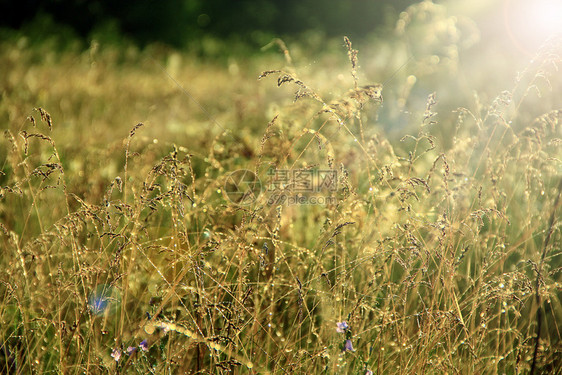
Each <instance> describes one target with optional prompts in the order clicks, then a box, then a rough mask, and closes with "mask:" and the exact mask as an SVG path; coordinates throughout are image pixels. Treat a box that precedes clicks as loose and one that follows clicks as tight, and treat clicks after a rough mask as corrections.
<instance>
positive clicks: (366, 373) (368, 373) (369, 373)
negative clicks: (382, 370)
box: [365, 370, 373, 375]
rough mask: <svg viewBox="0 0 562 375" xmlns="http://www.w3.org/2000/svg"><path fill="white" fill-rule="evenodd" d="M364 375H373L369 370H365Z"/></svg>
mask: <svg viewBox="0 0 562 375" xmlns="http://www.w3.org/2000/svg"><path fill="white" fill-rule="evenodd" d="M365 375H373V372H372V371H371V370H367V371H365Z"/></svg>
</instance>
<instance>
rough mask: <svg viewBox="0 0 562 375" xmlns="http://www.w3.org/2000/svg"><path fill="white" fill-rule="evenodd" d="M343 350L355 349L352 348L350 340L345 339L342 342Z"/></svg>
mask: <svg viewBox="0 0 562 375" xmlns="http://www.w3.org/2000/svg"><path fill="white" fill-rule="evenodd" d="M343 351H344V352H354V351H355V349H353V344H352V343H351V340H345V343H344V344H343Z"/></svg>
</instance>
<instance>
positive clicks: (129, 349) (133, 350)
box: [127, 346, 137, 355]
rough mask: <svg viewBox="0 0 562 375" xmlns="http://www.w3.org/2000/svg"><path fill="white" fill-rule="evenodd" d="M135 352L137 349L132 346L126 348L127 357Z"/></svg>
mask: <svg viewBox="0 0 562 375" xmlns="http://www.w3.org/2000/svg"><path fill="white" fill-rule="evenodd" d="M136 351H137V348H135V347H134V346H129V347H128V348H127V355H131V354H133V353H134V352H136Z"/></svg>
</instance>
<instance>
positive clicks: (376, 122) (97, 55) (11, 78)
mask: <svg viewBox="0 0 562 375" xmlns="http://www.w3.org/2000/svg"><path fill="white" fill-rule="evenodd" d="M560 54H562V40H560V39H558V40H557V39H552V40H550V42H548V43H547V44H545V45H543V46H542V47H541V48H540V49H539V50H538V52H537V53H536V54H535V55H534V57H533V58H532V60H531V59H528V60H527V61H524V60H525V59H519V60H510V59H511V58H512V57H511V56H508V55H506V54H502V53H501V52H498V50H497V49H495V48H494V47H493V45H492V44H490V43H486V40H483V39H481V38H480V37H479V33H478V30H476V27H475V26H474V25H473V24H472V23H470V22H469V21H466V20H464V21H463V19H461V18H457V17H452V16H451V15H449V14H447V13H446V12H445V10H444V8H442V7H441V6H439V5H435V4H432V3H430V2H424V3H422V4H420V5H416V6H412V7H410V8H408V11H407V12H405V13H403V14H402V15H401V16H400V18H399V19H397V20H396V27H395V28H394V29H392V30H389V31H388V33H387V34H384V35H383V34H381V35H374V36H372V37H370V38H366V39H364V40H361V42H357V43H355V42H354V41H353V40H351V41H350V40H349V39H345V40H344V39H343V38H338V39H337V40H332V39H324V38H323V37H322V36H321V35H316V34H309V35H307V36H306V37H304V38H302V39H301V40H299V39H295V40H290V41H289V40H285V41H281V40H280V39H275V40H273V41H271V43H269V44H268V45H266V46H265V47H264V48H262V49H255V50H251V48H250V47H248V46H242V45H236V44H229V43H227V42H224V41H222V42H221V41H219V40H214V39H208V40H205V41H203V42H201V45H200V49H199V50H198V51H180V50H175V49H172V48H170V47H166V46H164V45H159V44H151V45H149V46H147V47H145V48H142V49H140V48H139V47H136V46H135V45H133V44H132V43H129V42H126V41H120V42H118V43H106V42H102V41H99V40H92V41H91V42H90V43H89V44H84V43H82V42H79V41H76V42H69V41H64V42H63V41H61V40H57V39H45V40H42V41H41V42H40V43H39V42H36V41H35V40H34V39H33V38H29V37H26V36H25V35H18V34H12V35H11V36H10V37H6V38H4V39H3V40H2V41H1V42H0V66H1V67H2V68H1V71H0V89H1V98H0V130H2V133H3V134H2V137H0V254H1V257H0V298H1V299H0V323H1V324H0V373H15V374H16V373H17V374H29V373H41V374H58V373H64V374H83V373H86V374H98V373H99V374H104V373H109V374H113V373H139V374H147V373H155V374H183V373H191V374H226V373H235V374H284V373H301V374H370V373H371V372H372V373H373V374H416V373H418V374H421V373H425V374H527V373H529V372H534V373H544V374H554V373H560V371H561V370H560V369H561V368H562V332H561V330H562V305H561V301H562V231H561V229H562V226H561V225H562V222H561V220H560V218H561V217H562V207H560V206H561V205H562V198H561V197H560V195H561V192H562V123H561V122H562V75H561V74H560V71H559V70H558V69H559V68H560ZM237 171H246V172H242V173H240V172H237ZM310 176H313V177H311V178H308V177H310ZM248 177H250V179H249V180H248V179H247V180H241V179H242V178H248ZM254 177H257V178H259V181H260V182H261V185H256V184H255V182H256V181H257V180H256V179H255V178H254ZM322 183H325V184H324V185H322ZM260 186H261V187H260ZM308 188H310V189H309V190H307V189H308ZM237 189H238V190H237ZM244 193H247V194H246V195H244ZM273 198H275V199H273ZM297 198H298V199H301V203H302V201H305V204H287V202H288V200H289V199H297ZM283 199H286V200H285V201H283ZM344 322H345V323H344ZM537 336H538V337H537ZM141 343H142V344H141ZM557 371H558V372H557Z"/></svg>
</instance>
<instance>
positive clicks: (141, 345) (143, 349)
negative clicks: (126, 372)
mask: <svg viewBox="0 0 562 375" xmlns="http://www.w3.org/2000/svg"><path fill="white" fill-rule="evenodd" d="M139 348H141V349H142V351H143V352H147V351H148V343H147V342H146V340H142V341H141V343H140V344H139Z"/></svg>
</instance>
